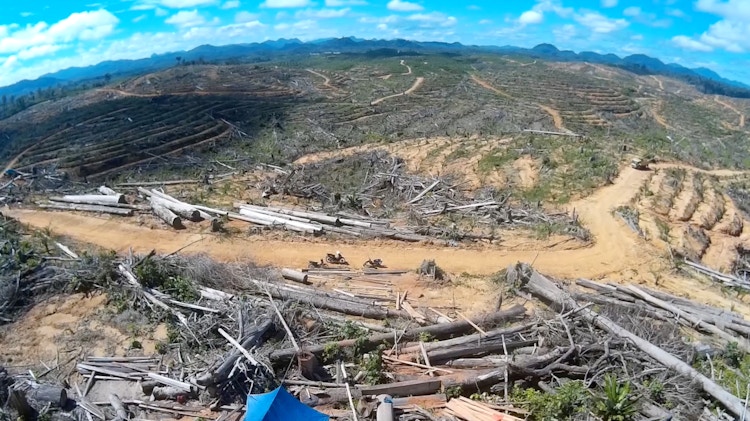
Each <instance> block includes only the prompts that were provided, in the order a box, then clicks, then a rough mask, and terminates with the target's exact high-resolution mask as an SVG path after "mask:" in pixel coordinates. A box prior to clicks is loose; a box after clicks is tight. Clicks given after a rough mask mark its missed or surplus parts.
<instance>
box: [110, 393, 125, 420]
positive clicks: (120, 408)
mask: <svg viewBox="0 0 750 421" xmlns="http://www.w3.org/2000/svg"><path fill="white" fill-rule="evenodd" d="M109 403H110V404H112V408H114V410H115V414H116V415H117V416H116V417H115V419H114V421H127V420H128V410H127V409H125V405H123V403H122V401H121V400H120V397H119V396H117V395H115V394H114V393H110V394H109Z"/></svg>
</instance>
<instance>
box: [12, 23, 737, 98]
mask: <svg viewBox="0 0 750 421" xmlns="http://www.w3.org/2000/svg"><path fill="white" fill-rule="evenodd" d="M326 52H339V53H343V54H353V53H368V52H371V53H373V54H377V55H380V56H382V55H408V54H414V53H453V54H461V53H467V54H468V53H501V54H514V55H520V56H527V57H532V58H541V59H546V60H553V61H570V62H591V63H597V64H605V65H609V66H615V67H619V68H622V69H625V70H628V71H630V72H633V73H636V74H648V75H651V74H653V75H663V76H669V77H674V78H677V79H680V80H683V81H685V82H687V83H690V84H692V85H694V86H696V87H697V88H698V89H699V90H701V91H702V92H704V93H709V94H721V95H727V96H734V97H741V98H750V86H748V85H745V84H743V83H741V82H737V81H733V80H729V79H726V78H723V77H721V76H720V75H718V74H717V73H716V72H714V71H712V70H710V69H706V68H697V69H690V68H687V67H684V66H681V65H679V64H665V63H664V62H662V61H661V60H659V59H656V58H653V57H649V56H646V55H643V54H634V55H630V56H627V57H624V58H620V57H619V56H617V55H615V54H599V53H595V52H591V51H582V52H580V53H575V52H573V51H569V50H559V49H558V48H557V47H555V46H554V45H552V44H539V45H537V46H536V47H534V48H530V49H528V48H520V47H513V46H503V47H499V46H472V45H463V44H460V43H457V42H456V43H444V42H417V41H409V40H404V39H395V40H363V39H359V38H354V37H345V38H331V39H322V40H316V41H311V42H302V41H300V40H298V39H296V38H295V39H283V38H282V39H279V40H274V41H265V42H262V43H250V44H231V45H224V46H213V45H201V46H198V47H196V48H194V49H192V50H189V51H179V52H172V53H166V54H155V55H152V56H151V57H148V58H142V59H137V60H114V61H104V62H101V63H99V64H96V65H92V66H87V67H71V68H68V69H64V70H60V71H58V72H54V73H50V74H47V75H44V76H42V77H40V78H38V79H35V80H31V81H29V80H23V81H20V82H18V83H15V84H13V85H9V86H5V87H0V95H6V96H20V95H25V94H27V93H30V92H34V91H36V90H39V89H47V88H54V87H56V86H60V85H66V84H70V83H75V82H81V81H85V80H97V79H102V78H103V77H104V76H105V75H107V74H108V75H111V76H128V75H134V74H139V73H145V72H152V71H158V70H162V69H165V68H168V67H171V66H174V65H175V64H176V63H177V62H178V61H179V60H182V61H187V62H191V61H207V62H213V61H221V60H230V59H241V60H255V61H267V60H270V59H273V58H277V57H282V56H287V55H295V54H314V53H326Z"/></svg>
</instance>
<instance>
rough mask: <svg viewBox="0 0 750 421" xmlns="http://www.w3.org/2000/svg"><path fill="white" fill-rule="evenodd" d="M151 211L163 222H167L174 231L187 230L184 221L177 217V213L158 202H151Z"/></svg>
mask: <svg viewBox="0 0 750 421" xmlns="http://www.w3.org/2000/svg"><path fill="white" fill-rule="evenodd" d="M151 209H152V210H153V211H154V214H156V216H158V217H159V218H161V220H162V221H164V222H166V223H167V224H168V225H169V226H170V227H172V228H174V229H183V228H185V226H184V225H182V219H180V217H179V216H177V215H175V213H174V212H172V211H171V210H169V209H167V208H166V207H164V206H162V205H161V204H160V203H158V201H157V202H153V201H152V202H151Z"/></svg>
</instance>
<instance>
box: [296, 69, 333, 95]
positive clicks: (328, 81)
mask: <svg viewBox="0 0 750 421" xmlns="http://www.w3.org/2000/svg"><path fill="white" fill-rule="evenodd" d="M305 70H307V71H308V72H310V73H312V74H314V75H315V76H318V77H322V78H323V86H326V87H328V88H331V89H333V90H334V91H340V89H339V88H337V87H335V86H333V85H331V79H330V78H329V77H328V76H326V75H324V74H322V73H318V72H316V71H315V70H312V69H305Z"/></svg>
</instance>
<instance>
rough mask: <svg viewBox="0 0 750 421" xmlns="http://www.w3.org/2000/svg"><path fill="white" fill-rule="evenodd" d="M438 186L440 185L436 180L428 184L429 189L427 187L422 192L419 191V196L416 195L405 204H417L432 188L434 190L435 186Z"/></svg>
mask: <svg viewBox="0 0 750 421" xmlns="http://www.w3.org/2000/svg"><path fill="white" fill-rule="evenodd" d="M438 184H440V180H437V181H435V182H434V183H432V184H430V186H429V187H427V188H426V189H424V190H422V191H421V192H420V193H419V194H418V195H417V196H416V197H414V199H411V200H410V201H408V202H407V203H408V204H410V205H412V204H414V203H417V202H419V201H420V200H421V199H422V198H423V197H424V195H426V194H427V193H429V192H430V191H431V190H432V189H434V188H435V186H437V185H438Z"/></svg>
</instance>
